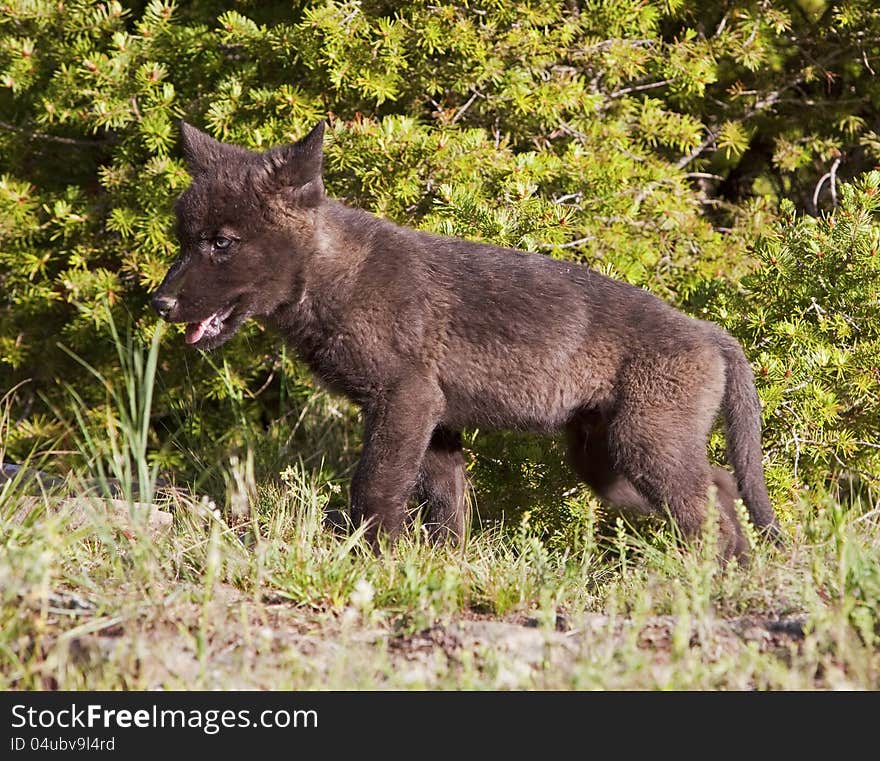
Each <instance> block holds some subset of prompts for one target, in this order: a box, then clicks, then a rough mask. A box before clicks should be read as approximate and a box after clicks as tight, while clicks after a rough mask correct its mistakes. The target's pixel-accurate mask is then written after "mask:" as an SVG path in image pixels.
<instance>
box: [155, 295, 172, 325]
mask: <svg viewBox="0 0 880 761" xmlns="http://www.w3.org/2000/svg"><path fill="white" fill-rule="evenodd" d="M150 304H151V305H152V307H153V309H155V310H156V311H157V312H158V313H159V316H160V317H161V318H163V319H165V320H167V319H168V315H169V314H171V310H172V309H174V307H175V306H176V305H177V299H175V298H173V297H171V296H162V295H161V294H158V293H157V294H156V295H155V296H153V300H152V301H151V302H150Z"/></svg>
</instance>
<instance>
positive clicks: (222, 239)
mask: <svg viewBox="0 0 880 761" xmlns="http://www.w3.org/2000/svg"><path fill="white" fill-rule="evenodd" d="M231 245H232V238H227V237H226V236H225V235H218V236H217V237H216V238H214V248H216V249H218V250H220V251H226V250H227V249H228V248H229V247H230V246H231Z"/></svg>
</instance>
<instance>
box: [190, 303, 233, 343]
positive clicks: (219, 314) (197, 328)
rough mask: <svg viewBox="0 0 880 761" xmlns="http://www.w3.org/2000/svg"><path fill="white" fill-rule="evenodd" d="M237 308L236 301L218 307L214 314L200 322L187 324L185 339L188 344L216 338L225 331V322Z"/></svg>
mask: <svg viewBox="0 0 880 761" xmlns="http://www.w3.org/2000/svg"><path fill="white" fill-rule="evenodd" d="M234 310H235V303H232V304H229V305H228V306H225V307H223V308H222V309H218V310H217V311H216V312H214V314H212V315H210V316H209V317H206V318H205V319H204V320H201V321H199V322H188V323H187V324H186V335H185V339H186V342H187V343H188V344H196V343H198V342H199V341H202V340H205V339H210V338H216V337H217V336H219V335H220V333H222V332H223V323H224V322H225V321H226V320H228V319H229V317H230V315H231V314H232V312H233V311H234Z"/></svg>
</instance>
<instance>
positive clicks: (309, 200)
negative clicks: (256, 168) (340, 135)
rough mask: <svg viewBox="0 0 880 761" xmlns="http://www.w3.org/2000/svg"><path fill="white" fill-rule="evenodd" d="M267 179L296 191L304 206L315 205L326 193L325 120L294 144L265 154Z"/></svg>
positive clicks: (295, 196) (279, 187)
mask: <svg viewBox="0 0 880 761" xmlns="http://www.w3.org/2000/svg"><path fill="white" fill-rule="evenodd" d="M263 156H264V159H265V166H266V179H267V181H268V183H269V184H270V185H271V187H272V188H273V189H274V190H276V191H280V192H285V193H289V194H291V195H292V200H294V201H295V202H296V203H297V204H299V205H301V206H313V205H314V204H316V203H318V201H320V200H321V197H322V196H323V195H324V180H323V178H322V176H321V170H322V166H323V163H324V121H323V120H321V121H320V122H318V123H317V124H316V125H315V127H314V128H313V129H312V131H311V132H309V134H308V135H306V136H305V137H304V138H302V139H301V140H298V141H297V142H295V143H293V144H292V145H284V146H280V147H278V148H272V149H271V150H269V151H267V152H266V153H265V154H263Z"/></svg>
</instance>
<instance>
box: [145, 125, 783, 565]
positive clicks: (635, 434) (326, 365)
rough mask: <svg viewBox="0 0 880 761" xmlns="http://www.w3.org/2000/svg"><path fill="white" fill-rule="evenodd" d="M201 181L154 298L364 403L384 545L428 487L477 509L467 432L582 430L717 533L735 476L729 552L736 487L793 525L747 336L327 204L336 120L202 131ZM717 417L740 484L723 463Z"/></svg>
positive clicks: (656, 504)
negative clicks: (274, 139)
mask: <svg viewBox="0 0 880 761" xmlns="http://www.w3.org/2000/svg"><path fill="white" fill-rule="evenodd" d="M182 129H183V150H184V154H185V157H186V160H187V162H188V166H189V170H190V173H191V175H192V184H191V186H190V187H189V189H188V190H186V191H185V192H184V193H183V195H181V197H180V198H179V200H178V201H177V204H176V213H177V220H178V226H177V232H178V236H179V239H180V245H181V253H180V256H179V257H178V259H177V261H176V262H175V263H174V265H173V266H172V267H171V269H170V270H169V272H168V274H167V275H166V277H165V280H164V282H163V283H162V285H161V286H160V288H159V289H158V291H157V292H156V294H155V296H154V298H153V302H152V303H153V306H154V307H155V309H156V311H157V312H158V313H159V314H160V315H161V316H162V317H164V318H165V319H166V320H170V321H172V322H180V323H186V342H187V343H188V344H190V345H192V346H193V347H195V348H198V349H214V348H215V347H217V346H220V345H221V344H222V343H224V342H225V341H227V340H229V338H230V337H231V336H232V335H233V334H234V333H235V331H236V330H238V328H239V327H240V326H241V324H242V323H243V322H244V321H245V320H247V319H250V318H257V319H259V320H261V321H262V322H264V323H265V324H267V325H271V326H274V327H275V328H276V329H277V330H278V332H279V333H280V334H281V336H282V337H283V339H284V340H285V341H287V342H288V344H290V345H291V346H292V347H294V348H295V349H296V351H297V352H298V353H299V356H300V357H301V358H302V359H303V360H304V361H305V362H307V363H308V365H309V366H310V367H311V369H312V371H313V372H314V373H315V375H316V376H318V378H319V379H320V380H321V381H323V383H324V384H325V385H327V386H329V387H330V388H331V389H333V390H335V391H337V392H339V393H341V394H344V395H346V396H347V397H348V398H349V399H352V400H353V401H354V402H356V403H357V404H358V405H360V406H361V408H362V409H363V417H364V444H363V453H362V454H361V458H360V462H359V464H358V466H357V469H356V472H355V475H354V479H353V481H352V484H351V515H352V518H353V519H354V520H355V521H356V522H360V521H365V520H366V521H369V525H368V528H367V533H368V536H369V538H370V540H371V541H372V542H373V544H374V546H375V545H376V543H377V542H378V538H379V536H380V535H381V534H383V533H384V534H386V535H387V536H388V537H389V538H390V539H393V538H394V537H395V536H396V535H397V533H398V532H399V530H400V528H401V526H402V524H403V523H404V519H405V515H406V505H407V501H408V500H409V499H410V498H415V499H417V500H419V501H420V502H422V503H424V504H425V505H426V506H427V519H426V520H427V524H428V525H429V526H430V529H431V531H432V533H433V534H434V536H436V537H437V538H445V537H449V536H452V537H460V536H461V535H462V533H463V527H464V518H465V473H464V458H463V455H462V448H461V433H460V432H461V430H462V428H464V427H465V426H477V427H479V428H481V429H516V430H523V431H534V432H537V433H542V434H554V433H557V432H564V433H565V435H566V436H567V437H568V446H569V455H570V460H571V465H572V467H573V469H574V470H575V472H576V473H577V474H578V476H580V478H582V479H583V480H584V481H585V482H586V483H587V484H589V485H590V486H591V487H592V488H593V489H594V490H595V491H596V492H597V494H599V495H600V497H602V498H603V499H604V500H606V501H607V502H608V503H610V504H612V505H615V506H617V507H618V508H622V509H624V510H630V511H636V512H639V513H660V514H666V513H667V512H668V514H670V515H671V516H672V519H673V520H674V521H675V522H676V523H677V525H678V527H679V528H680V530H681V532H682V533H683V535H684V536H686V537H694V536H695V535H697V534H698V533H699V532H700V531H701V527H702V526H703V523H704V521H705V518H706V515H707V502H708V497H707V495H708V493H709V490H710V486H712V485H713V484H714V485H715V487H716V491H717V496H718V504H719V510H718V512H719V520H720V535H721V537H722V554H723V555H724V556H725V557H731V556H737V557H740V558H744V557H745V556H746V554H747V551H748V543H747V542H746V540H745V538H744V535H743V531H742V527H741V526H740V524H739V521H738V520H737V514H736V510H735V507H734V501H735V500H736V499H737V498H738V497H739V496H740V495H741V496H742V499H743V501H744V502H745V505H746V507H747V509H748V512H749V515H750V516H751V519H752V521H753V522H754V524H755V526H756V527H758V528H759V529H762V530H764V531H766V532H767V533H771V534H776V533H777V532H778V526H777V522H776V517H775V515H774V512H773V508H772V507H771V505H770V500H769V498H768V496H767V488H766V485H765V483H764V475H763V471H762V466H761V427H760V426H761V410H760V405H759V402H758V397H757V394H756V392H755V386H754V380H753V376H752V371H751V369H750V367H749V364H748V362H747V361H746V358H745V356H744V354H743V352H742V349H741V348H740V346H739V344H738V343H737V342H736V341H735V340H734V339H733V338H732V337H731V336H730V335H728V334H727V333H725V332H724V331H723V330H722V329H721V328H719V327H718V326H716V325H713V324H711V323H708V322H701V321H699V320H696V319H693V318H691V317H688V316H686V315H684V314H683V313H681V312H679V311H677V310H676V309H674V308H673V307H671V306H670V305H668V304H666V303H665V302H663V301H661V300H660V299H658V298H656V297H655V296H652V295H651V294H650V293H647V292H646V291H644V290H641V289H639V288H636V287H633V286H631V285H628V284H626V283H621V282H618V281H616V280H612V279H610V278H608V277H605V276H603V275H601V274H599V273H597V272H594V271H593V270H591V269H588V268H587V267H585V266H580V265H578V264H574V263H571V262H563V261H557V260H554V259H551V258H549V257H546V256H541V255H538V254H530V253H525V252H523V251H516V250H511V249H505V248H499V247H497V246H492V245H487V244H484V243H476V242H472V241H467V240H461V239H459V238H451V237H442V236H439V235H432V234H430V233H426V232H420V231H418V230H412V229H410V228H407V227H401V226H399V225H396V224H394V223H392V222H389V221H388V220H385V219H380V218H379V217H376V216H374V215H372V214H369V213H367V212H365V211H361V210H359V209H354V208H350V207H348V206H346V205H345V204H343V203H341V202H339V201H337V200H334V199H332V198H328V197H327V196H326V195H325V194H324V184H323V181H322V172H321V168H322V159H323V150H322V138H323V132H324V125H323V122H322V123H320V124H318V126H317V127H315V128H314V129H313V130H312V131H311V132H310V133H309V134H308V135H307V136H306V137H304V138H303V139H302V140H300V141H299V142H297V143H295V144H293V145H287V146H282V147H277V148H273V149H271V150H269V151H266V152H265V153H255V152H251V151H248V150H245V149H244V148H241V147H238V146H235V145H228V144H224V143H221V142H218V141H216V140H214V139H213V138H211V137H209V136H208V135H206V134H204V133H203V132H200V131H199V130H197V129H195V128H194V127H191V126H189V125H188V124H183V127H182ZM719 413H720V414H721V415H722V416H723V418H724V422H725V424H726V432H727V442H728V448H727V451H728V460H729V462H730V464H731V465H732V466H733V469H734V471H735V474H736V485H734V483H733V479H732V478H731V477H730V475H729V474H728V473H727V471H724V470H722V469H720V468H713V467H712V466H711V465H710V464H709V461H708V459H707V456H706V440H707V436H708V434H709V430H710V428H711V427H712V425H713V423H714V422H715V420H716V418H717V417H718V416H719Z"/></svg>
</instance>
